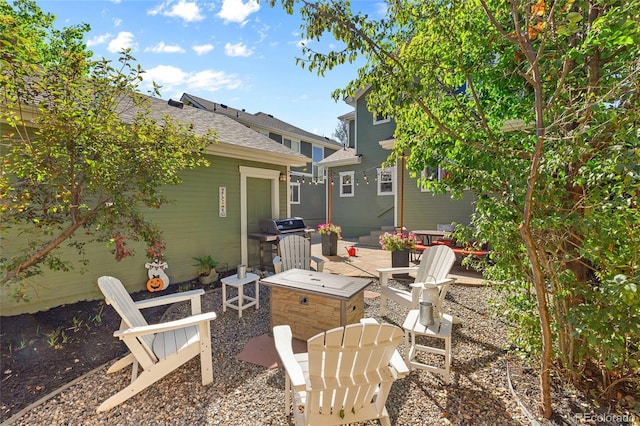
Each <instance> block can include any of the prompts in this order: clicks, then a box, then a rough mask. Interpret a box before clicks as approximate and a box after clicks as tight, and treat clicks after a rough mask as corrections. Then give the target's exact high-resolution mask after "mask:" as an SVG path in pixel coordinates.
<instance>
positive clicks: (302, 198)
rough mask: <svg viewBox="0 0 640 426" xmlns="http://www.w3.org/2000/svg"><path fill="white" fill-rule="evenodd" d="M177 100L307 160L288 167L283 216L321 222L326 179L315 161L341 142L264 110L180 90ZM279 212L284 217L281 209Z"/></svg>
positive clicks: (323, 214) (337, 147)
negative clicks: (286, 206)
mask: <svg viewBox="0 0 640 426" xmlns="http://www.w3.org/2000/svg"><path fill="white" fill-rule="evenodd" d="M180 100H181V101H182V102H184V104H185V105H191V106H194V107H196V108H201V109H205V110H208V111H212V112H216V113H218V114H223V115H226V116H227V117H230V118H231V119H233V120H235V121H237V122H238V123H242V124H244V125H245V126H247V127H249V128H251V129H253V130H255V131H256V132H258V133H261V134H263V135H265V136H268V137H269V138H270V139H272V140H274V141H276V142H278V143H279V144H282V145H284V146H286V147H287V148H291V150H293V151H295V152H299V153H301V154H303V155H305V156H307V157H308V158H309V160H308V162H307V163H306V164H304V165H302V166H297V167H295V166H294V167H291V168H290V169H289V170H288V173H287V177H288V181H289V186H288V199H289V200H290V210H289V211H288V212H286V216H287V217H289V216H297V217H302V218H303V219H304V220H305V224H306V225H307V226H310V227H316V226H317V225H318V224H320V223H323V222H324V220H325V213H326V209H327V204H326V179H325V174H324V169H322V168H321V167H320V166H318V163H319V162H320V161H322V160H323V159H325V158H326V157H328V156H330V155H331V154H333V153H335V152H336V151H337V150H339V149H342V144H341V143H339V142H336V141H334V140H332V139H329V138H327V137H324V136H318V135H316V134H313V133H311V132H308V131H306V130H303V129H301V128H299V127H296V126H293V125H291V124H289V123H286V122H284V121H282V120H280V119H278V118H276V117H274V116H273V115H271V114H267V113H264V112H257V113H249V112H247V111H245V110H244V109H237V108H233V107H231V106H229V105H226V104H222V103H216V102H212V101H209V100H206V99H202V98H200V97H197V96H194V95H191V94H188V93H184V94H183V95H182V97H181V98H180ZM282 213H283V217H284V214H285V212H282Z"/></svg>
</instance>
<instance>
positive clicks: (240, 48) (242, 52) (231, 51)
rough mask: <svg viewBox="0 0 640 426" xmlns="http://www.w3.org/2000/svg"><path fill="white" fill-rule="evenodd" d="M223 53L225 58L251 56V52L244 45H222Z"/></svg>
mask: <svg viewBox="0 0 640 426" xmlns="http://www.w3.org/2000/svg"><path fill="white" fill-rule="evenodd" d="M224 53H225V54H226V55H227V56H244V57H247V56H251V55H253V50H252V49H249V48H248V47H247V45H246V44H244V43H236V44H231V43H227V44H225V45H224Z"/></svg>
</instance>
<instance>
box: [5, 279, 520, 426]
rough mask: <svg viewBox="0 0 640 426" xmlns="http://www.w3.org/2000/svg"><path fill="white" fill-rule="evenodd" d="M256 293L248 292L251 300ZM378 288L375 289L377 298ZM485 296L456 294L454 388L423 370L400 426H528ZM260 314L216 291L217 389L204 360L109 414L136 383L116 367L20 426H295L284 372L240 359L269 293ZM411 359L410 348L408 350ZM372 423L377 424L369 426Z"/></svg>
mask: <svg viewBox="0 0 640 426" xmlns="http://www.w3.org/2000/svg"><path fill="white" fill-rule="evenodd" d="M250 287H251V286H245V291H246V292H247V293H249V294H250V295H251V294H252V289H251V288H250ZM378 288H379V286H378V284H377V283H376V282H374V283H373V284H372V285H371V286H370V287H369V288H368V290H371V291H377V290H378ZM490 293H491V291H490V290H489V289H488V288H486V287H466V286H457V285H453V286H451V287H450V288H449V292H448V295H447V301H446V302H445V309H447V310H449V311H450V312H452V313H454V314H455V315H456V316H458V317H460V318H461V319H462V324H460V325H455V326H454V331H453V363H452V383H451V384H450V385H446V384H444V382H443V381H442V380H441V379H440V378H439V377H437V376H435V375H433V374H431V373H428V372H424V371H421V370H414V371H412V372H411V374H409V376H407V377H406V378H404V379H401V380H398V381H396V382H395V383H394V385H393V387H392V390H391V393H390V395H389V399H388V401H387V409H388V411H389V414H390V416H391V422H392V424H396V425H425V424H456V425H471V424H473V425H485V424H486V425H518V424H528V423H529V421H528V419H527V417H526V416H525V415H524V414H523V413H522V412H521V410H520V409H519V408H518V407H517V404H516V403H515V402H514V400H513V396H512V394H511V393H510V391H509V388H508V384H507V379H506V374H505V365H506V360H507V354H506V352H505V349H504V348H506V347H507V339H506V330H507V326H506V325H505V324H504V323H502V322H501V321H500V320H498V319H496V318H494V317H492V316H491V315H490V313H489V310H488V307H487V301H488V298H489V297H490ZM260 298H261V304H260V305H261V306H260V310H258V311H256V310H254V309H253V308H250V309H249V310H247V311H244V312H243V317H242V318H240V319H239V318H238V316H237V312H236V311H233V310H227V312H226V313H224V314H223V313H222V309H221V290H220V289H216V290H212V291H209V292H207V294H206V295H205V296H204V300H203V311H215V312H216V313H217V314H218V318H217V319H216V320H215V321H213V322H212V323H211V328H212V346H213V363H214V383H213V384H212V385H210V386H206V387H203V386H202V385H201V383H200V367H199V362H200V361H199V358H196V359H194V360H191V361H190V362H188V363H187V364H186V365H185V366H183V367H182V368H179V369H178V370H176V371H174V372H173V373H171V374H170V375H169V376H167V377H165V378H164V379H162V380H161V381H159V382H157V383H156V384H154V385H152V386H151V387H149V388H147V389H146V390H145V391H143V392H141V393H140V394H138V395H136V396H134V397H133V398H131V399H129V400H128V401H126V402H124V403H123V404H121V405H119V406H117V407H115V408H113V409H112V410H110V411H108V412H106V413H96V411H95V410H96V408H97V406H98V405H99V404H100V403H101V402H102V401H104V400H105V399H106V398H108V397H109V396H111V395H112V394H113V393H115V392H116V391H117V390H119V389H122V388H124V387H125V386H126V385H127V384H128V382H129V380H130V369H129V368H126V369H124V370H121V371H120V372H117V373H114V374H112V375H109V376H107V375H106V369H107V366H104V367H102V368H100V369H98V370H96V371H94V372H93V373H90V374H89V375H87V376H85V377H83V378H82V379H81V380H79V381H78V382H77V383H76V384H74V385H73V386H70V387H69V388H67V389H66V390H64V391H62V392H61V393H59V394H58V395H56V396H55V397H53V398H52V399H50V400H48V401H46V402H44V403H43V404H41V405H39V406H37V407H34V408H32V409H31V410H29V411H28V412H27V413H25V414H24V415H23V416H22V417H20V418H19V419H17V420H16V421H15V423H14V424H17V425H34V424H39V425H44V424H50V425H54V424H55V425H59V424H65V425H78V424H82V425H103V424H104V425H132V424H154V425H164V424H167V425H183V424H184V425H205V424H206V425H243V426H244V425H258V424H259V425H286V424H287V418H286V416H285V414H284V406H283V402H284V373H283V371H282V370H281V369H266V368H264V367H260V366H257V365H254V364H250V363H247V362H243V361H236V359H235V355H237V354H238V353H239V352H240V351H242V349H243V347H244V345H245V343H246V342H247V341H248V340H249V339H250V338H252V337H255V336H259V335H261V334H264V333H267V332H269V290H268V289H267V288H266V287H264V286H262V287H261V290H260ZM378 306H379V298H373V299H365V313H366V316H369V317H373V318H376V319H378V320H380V321H386V322H390V323H394V324H396V325H400V326H401V325H402V322H403V320H404V316H405V315H406V310H405V309H402V308H400V307H399V306H398V305H394V304H393V303H391V304H390V310H389V311H388V314H387V316H386V317H384V318H380V317H379V316H378ZM185 311H186V306H184V305H174V306H173V307H171V308H169V310H168V311H167V314H166V315H165V316H166V317H167V318H168V319H173V318H177V317H180V316H182V315H184V312H185ZM399 350H400V351H401V353H404V345H403V344H401V345H400V347H399ZM365 424H367V425H368V424H378V422H377V421H376V422H367V423H365Z"/></svg>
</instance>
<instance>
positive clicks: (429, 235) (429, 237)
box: [412, 229, 451, 246]
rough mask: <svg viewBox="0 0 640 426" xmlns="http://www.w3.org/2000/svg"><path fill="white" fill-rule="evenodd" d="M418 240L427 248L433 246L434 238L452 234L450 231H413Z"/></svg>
mask: <svg viewBox="0 0 640 426" xmlns="http://www.w3.org/2000/svg"><path fill="white" fill-rule="evenodd" d="M412 232H413V233H414V234H415V236H416V238H418V239H420V241H422V244H424V245H426V246H430V245H432V244H433V237H444V236H445V235H448V234H451V232H448V231H438V230H436V229H419V230H417V231H412Z"/></svg>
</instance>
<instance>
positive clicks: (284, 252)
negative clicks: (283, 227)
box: [273, 235, 324, 274]
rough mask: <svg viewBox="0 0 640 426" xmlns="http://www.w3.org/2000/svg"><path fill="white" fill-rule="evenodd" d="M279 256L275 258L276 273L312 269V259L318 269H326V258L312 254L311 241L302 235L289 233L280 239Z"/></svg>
mask: <svg viewBox="0 0 640 426" xmlns="http://www.w3.org/2000/svg"><path fill="white" fill-rule="evenodd" d="M278 253H279V256H276V257H274V258H273V269H274V271H275V273H276V274H277V273H279V272H282V271H288V270H289V269H293V268H297V269H304V270H307V271H308V270H310V269H311V261H313V262H314V263H315V264H316V271H318V272H322V270H323V269H324V259H320V258H319V257H316V256H311V241H309V240H308V239H307V238H304V237H301V236H300V235H289V236H287V237H284V238H281V239H280V241H278Z"/></svg>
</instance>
